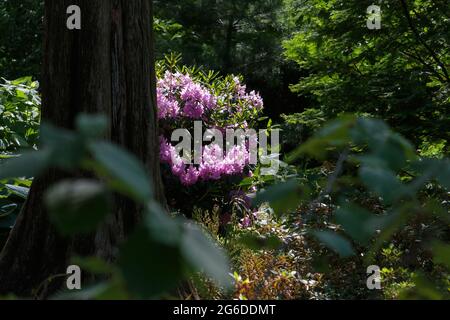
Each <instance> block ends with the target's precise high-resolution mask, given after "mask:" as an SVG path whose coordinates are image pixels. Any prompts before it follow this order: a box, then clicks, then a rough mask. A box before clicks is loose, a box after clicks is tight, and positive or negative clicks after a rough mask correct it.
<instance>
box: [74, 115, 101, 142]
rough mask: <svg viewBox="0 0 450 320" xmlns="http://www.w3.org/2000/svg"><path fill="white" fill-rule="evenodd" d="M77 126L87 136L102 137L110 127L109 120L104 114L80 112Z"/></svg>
mask: <svg viewBox="0 0 450 320" xmlns="http://www.w3.org/2000/svg"><path fill="white" fill-rule="evenodd" d="M76 127H77V130H78V132H79V133H80V134H81V135H83V137H85V138H100V137H102V135H104V134H105V133H106V130H107V129H108V120H107V119H106V117H105V116H103V115H88V114H80V115H78V116H77V119H76Z"/></svg>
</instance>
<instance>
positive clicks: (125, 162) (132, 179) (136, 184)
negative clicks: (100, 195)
mask: <svg viewBox="0 0 450 320" xmlns="http://www.w3.org/2000/svg"><path fill="white" fill-rule="evenodd" d="M89 150H90V152H91V153H92V155H93V156H94V158H95V160H97V161H98V162H99V163H100V165H101V166H102V167H104V169H106V170H107V172H108V173H109V174H110V175H111V176H112V178H113V179H115V180H116V181H115V183H114V184H113V187H115V188H116V189H118V191H120V192H123V193H125V194H126V195H128V196H130V197H132V198H134V199H135V200H137V201H139V202H141V203H146V202H147V201H149V200H150V199H151V198H152V196H153V192H152V188H151V184H150V180H149V178H148V174H147V171H146V170H145V168H144V167H143V165H142V164H141V163H140V162H139V160H138V159H136V157H135V156H133V155H131V154H129V153H127V152H126V151H123V150H122V149H120V148H119V147H117V146H115V145H113V144H110V143H107V142H92V143H90V144H89Z"/></svg>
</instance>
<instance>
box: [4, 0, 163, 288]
mask: <svg viewBox="0 0 450 320" xmlns="http://www.w3.org/2000/svg"><path fill="white" fill-rule="evenodd" d="M70 5H78V6H79V7H80V8H81V14H82V16H81V19H82V26H81V27H82V29H81V30H68V29H67V28H66V20H67V17H68V15H67V14H66V10H67V7H68V6H70ZM151 17H152V4H151V1H150V0H132V1H130V0H101V1H92V0H46V1H45V21H44V24H45V39H44V42H45V43H44V44H45V45H44V67H43V69H44V70H43V81H42V86H43V89H42V90H43V91H42V118H43V120H45V121H48V122H51V123H53V124H56V125H58V126H61V127H66V128H72V127H73V123H74V119H75V116H76V114H77V113H79V112H87V113H103V114H105V115H107V116H108V117H109V118H110V120H111V127H110V132H109V137H106V138H109V139H110V140H112V141H114V142H116V143H117V144H119V145H121V146H123V147H124V148H126V149H127V150H129V151H130V152H132V153H134V154H135V155H136V156H137V157H138V158H139V159H141V160H142V161H143V162H144V163H145V164H146V165H147V168H148V170H149V174H151V176H152V177H153V180H154V184H155V192H156V197H157V199H158V200H160V201H161V202H163V201H164V193H163V189H162V182H161V176H160V172H159V170H160V168H159V157H158V154H159V152H158V139H157V132H158V128H157V119H156V89H155V71H154V61H153V47H152V46H153V41H152V38H153V35H152V28H151V26H152V21H151ZM63 176H64V174H62V173H60V172H56V171H51V172H48V173H47V174H46V175H44V176H42V177H40V178H38V179H35V181H34V182H33V185H32V188H31V191H30V196H29V198H28V200H27V202H26V204H25V206H24V209H23V210H22V213H21V214H20V216H19V218H18V221H17V222H16V225H15V227H14V229H13V230H12V232H11V235H10V237H9V239H8V242H7V244H6V246H5V248H4V249H3V251H2V253H1V255H0V294H4V293H11V292H13V293H16V294H18V295H21V296H33V295H34V294H35V292H33V290H35V289H36V288H38V287H39V286H40V285H41V284H42V283H45V280H46V279H48V278H49V277H51V276H53V275H56V274H61V273H65V271H66V268H67V266H68V264H69V259H70V257H71V256H73V255H75V254H76V255H91V254H93V255H97V256H100V257H103V258H105V259H108V260H114V259H115V257H116V251H117V250H116V248H117V244H118V243H120V242H121V241H122V240H123V239H124V238H125V237H126V235H127V234H128V233H129V231H130V230H131V229H132V228H133V227H134V226H135V224H136V223H137V222H138V221H139V217H140V209H139V208H137V207H136V206H135V205H134V204H133V203H131V202H129V201H127V200H126V199H123V198H120V197H117V198H116V200H115V208H114V212H113V214H112V216H111V219H110V220H109V221H108V222H107V223H105V225H104V226H103V227H101V228H100V230H98V232H97V233H96V234H94V235H92V236H86V237H77V238H75V239H64V238H62V237H60V236H59V235H58V233H57V232H56V231H55V230H54V228H53V227H52V226H51V224H50V223H49V221H48V219H47V213H46V212H45V208H44V207H43V205H42V198H43V194H44V192H45V190H46V189H47V188H48V186H50V185H51V184H53V183H54V182H55V181H57V180H59V179H61V178H62V177H63ZM60 284H61V281H59V282H58V281H56V282H52V283H51V284H50V285H48V286H47V285H46V286H44V287H42V286H41V288H43V290H42V291H41V292H39V296H40V297H45V296H47V295H48V294H49V293H51V292H52V291H54V290H55V289H57V288H58V286H59V285H60Z"/></svg>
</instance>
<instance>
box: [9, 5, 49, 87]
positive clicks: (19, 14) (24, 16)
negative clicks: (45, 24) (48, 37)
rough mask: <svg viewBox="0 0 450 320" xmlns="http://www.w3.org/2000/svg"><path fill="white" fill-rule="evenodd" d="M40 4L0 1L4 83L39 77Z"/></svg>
mask: <svg viewBox="0 0 450 320" xmlns="http://www.w3.org/2000/svg"><path fill="white" fill-rule="evenodd" d="M42 4H43V1H41V0H1V1H0V39H1V41H0V70H1V76H2V77H4V78H6V79H17V78H19V77H23V76H25V75H33V76H37V75H38V74H39V73H40V71H41V70H40V65H41V64H40V62H41V54H42V16H43V5H42Z"/></svg>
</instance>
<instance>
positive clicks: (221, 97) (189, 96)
mask: <svg viewBox="0 0 450 320" xmlns="http://www.w3.org/2000/svg"><path fill="white" fill-rule="evenodd" d="M178 59H179V58H178V57H177V56H174V55H172V56H170V57H167V58H166V60H165V61H162V62H160V63H159V64H158V67H157V75H158V84H157V97H158V98H157V102H158V117H159V122H160V128H161V136H160V142H161V143H160V158H161V162H162V164H163V172H164V176H165V180H166V186H167V188H168V189H169V190H168V192H167V193H168V194H169V198H171V199H177V200H180V199H182V202H192V201H193V200H195V201H196V202H198V201H199V199H201V198H202V197H198V196H196V195H197V194H201V195H204V194H205V193H206V194H209V195H211V196H212V198H214V197H215V196H216V200H218V201H221V202H222V201H223V200H224V198H226V197H224V196H223V195H228V194H229V193H230V191H231V190H232V189H233V186H235V185H236V184H237V183H239V182H240V181H241V180H242V179H243V178H244V177H245V176H247V175H249V174H251V170H250V169H251V168H250V166H249V152H248V144H247V145H245V146H244V145H234V146H230V148H228V147H227V148H225V147H224V148H221V147H220V146H219V145H218V144H216V143H209V144H208V143H205V144H203V145H202V161H201V163H200V164H197V165H194V164H190V165H189V164H185V162H184V161H183V159H184V158H183V157H182V156H181V155H180V154H179V153H178V152H177V150H176V148H175V146H174V145H172V143H171V142H170V138H171V135H172V132H173V131H174V130H176V129H179V128H184V129H187V130H189V131H190V133H191V135H192V131H193V129H194V121H201V122H202V124H203V128H202V130H204V129H205V128H206V129H218V130H220V131H221V132H222V133H225V132H226V130H227V129H242V130H246V129H249V128H255V126H256V125H257V122H258V119H260V115H261V113H262V110H263V100H262V98H261V96H260V95H259V94H258V93H256V92H255V91H251V92H249V91H248V90H247V89H246V86H245V85H244V84H243V83H242V78H241V77H239V76H234V75H228V76H225V77H221V76H219V75H218V74H217V73H215V72H212V71H209V72H205V71H203V70H200V69H197V68H187V67H179V66H177V62H178ZM192 136H193V135H192ZM183 156H184V155H183ZM190 156H191V155H190ZM183 187H190V188H189V190H188V189H187V188H183ZM200 190H203V191H200ZM183 194H184V196H183ZM217 195H219V196H218V197H217ZM212 198H211V197H206V198H205V200H208V202H211V200H212V201H213V202H214V199H212ZM189 199H190V200H189ZM177 202H178V204H175V207H177V208H180V204H181V203H182V202H180V201H177ZM185 204H186V203H184V205H185ZM187 207H188V208H189V209H188V210H187V211H190V212H188V214H190V213H191V212H192V206H191V207H189V206H187Z"/></svg>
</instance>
